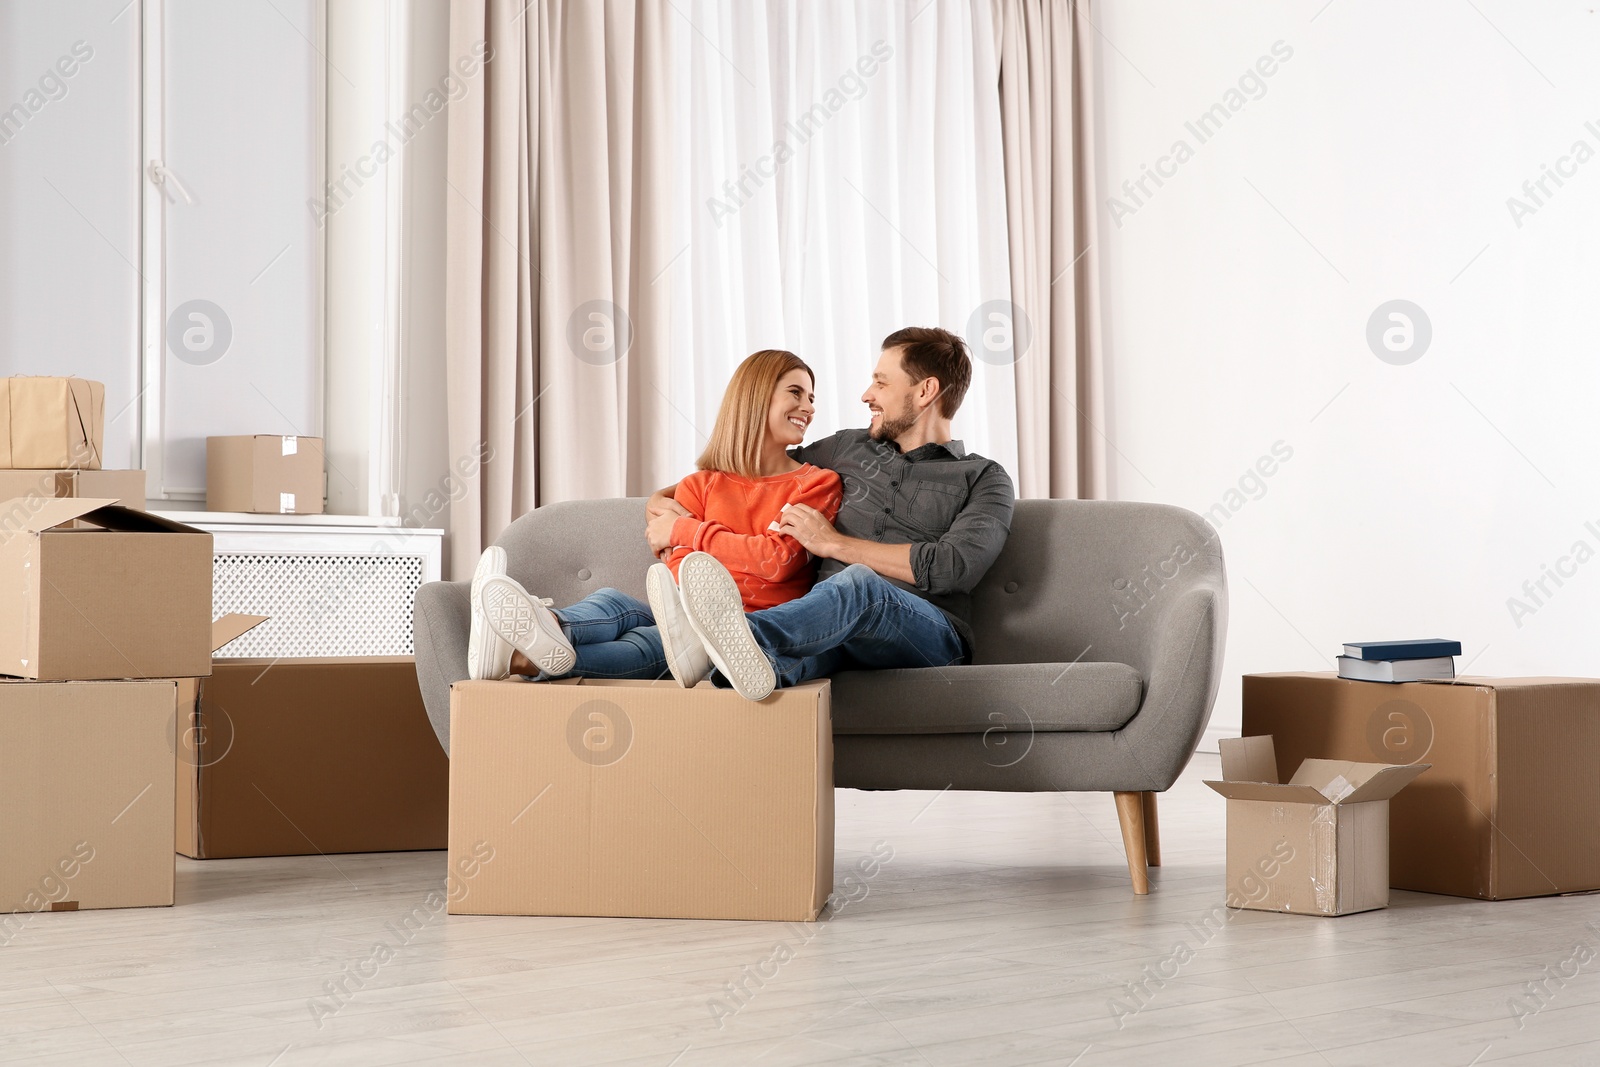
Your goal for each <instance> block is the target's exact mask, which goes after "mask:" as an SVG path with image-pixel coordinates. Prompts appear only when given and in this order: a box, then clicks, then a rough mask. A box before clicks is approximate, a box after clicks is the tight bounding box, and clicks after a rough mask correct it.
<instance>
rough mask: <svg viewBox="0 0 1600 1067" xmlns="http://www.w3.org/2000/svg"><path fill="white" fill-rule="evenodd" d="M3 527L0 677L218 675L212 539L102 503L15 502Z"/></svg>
mask: <svg viewBox="0 0 1600 1067" xmlns="http://www.w3.org/2000/svg"><path fill="white" fill-rule="evenodd" d="M74 519H81V520H82V524H83V525H84V528H76V526H77V525H78V524H74V523H72V520H74ZM0 527H3V534H0V674H11V675H17V676H19V677H23V678H38V679H45V680H62V679H70V680H91V679H102V678H183V677H194V676H198V675H204V674H207V673H209V672H210V670H211V653H210V648H211V645H210V640H211V535H210V534H208V533H205V532H203V531H201V530H196V529H194V528H193V527H191V526H185V525H183V524H182V523H178V522H173V521H171V520H170V519H163V518H158V517H157V516H155V515H150V514H147V513H145V512H143V511H137V510H135V509H133V508H124V507H117V506H115V505H113V504H111V502H110V501H109V500H105V499H95V498H75V499H64V500H46V499H42V498H38V497H21V498H16V499H12V500H8V501H6V502H5V503H3V504H0Z"/></svg>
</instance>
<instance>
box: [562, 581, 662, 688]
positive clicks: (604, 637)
mask: <svg viewBox="0 0 1600 1067" xmlns="http://www.w3.org/2000/svg"><path fill="white" fill-rule="evenodd" d="M555 615H556V618H558V619H560V620H561V630H562V632H563V633H565V634H566V635H567V640H569V641H571V642H572V648H573V651H575V652H577V654H578V658H577V662H576V663H575V664H574V665H573V668H572V670H570V671H568V672H567V674H566V675H563V676H562V677H570V676H573V675H576V676H578V677H581V678H651V679H654V678H665V677H666V676H667V656H666V653H665V652H663V651H662V648H661V632H660V630H659V629H657V627H656V619H655V616H654V615H652V614H651V613H650V605H649V604H646V603H644V602H642V601H640V600H636V599H634V598H633V597H631V596H629V595H628V594H627V593H622V592H618V591H617V590H615V589H598V590H596V591H595V592H593V593H590V594H589V595H588V596H586V597H584V598H583V599H582V600H580V601H578V602H577V603H576V604H573V605H572V606H571V607H565V608H557V609H556V613H555ZM539 677H541V678H547V677H551V676H550V675H546V674H543V673H541V674H540V675H539Z"/></svg>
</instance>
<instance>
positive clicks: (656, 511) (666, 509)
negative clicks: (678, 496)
mask: <svg viewBox="0 0 1600 1067" xmlns="http://www.w3.org/2000/svg"><path fill="white" fill-rule="evenodd" d="M662 515H671V516H672V517H673V518H682V517H683V516H686V515H689V509H688V508H686V507H684V506H683V505H682V504H680V503H678V502H677V501H676V500H674V499H672V498H671V497H670V496H668V495H667V494H666V493H665V492H656V493H652V494H651V495H650V499H649V500H647V501H645V504H644V519H645V522H646V523H648V522H651V521H652V520H654V519H658V518H660V517H661V516H662ZM691 517H692V516H691Z"/></svg>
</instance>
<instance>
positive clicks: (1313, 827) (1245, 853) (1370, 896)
mask: <svg viewBox="0 0 1600 1067" xmlns="http://www.w3.org/2000/svg"><path fill="white" fill-rule="evenodd" d="M1219 744H1220V748H1221V751H1222V777H1223V779H1224V780H1223V781H1220V782H1207V783H1206V785H1209V786H1210V787H1211V788H1212V789H1215V790H1216V791H1217V792H1219V793H1221V794H1222V795H1223V796H1225V797H1227V798H1228V895H1227V903H1228V906H1229V907H1232V908H1250V909H1253V910H1256V911H1290V912H1295V913H1297V914H1300V915H1348V914H1350V913H1351V912H1357V911H1372V910H1373V909H1375V908H1386V907H1388V906H1389V798H1390V797H1392V796H1394V795H1395V794H1396V793H1398V792H1400V790H1402V789H1404V788H1405V786H1406V784H1407V783H1408V782H1410V781H1411V780H1412V779H1413V778H1415V777H1416V776H1417V775H1419V774H1421V773H1422V772H1423V771H1425V770H1427V769H1428V765H1427V764H1426V763H1413V764H1410V765H1407V766H1394V765H1393V764H1388V763H1356V762H1352V761H1349V760H1325V759H1308V760H1305V761H1304V762H1302V763H1301V764H1300V766H1299V769H1297V770H1296V771H1295V773H1294V777H1293V778H1291V779H1290V780H1289V782H1288V784H1286V785H1285V784H1279V783H1280V782H1281V779H1280V778H1279V777H1278V762H1277V758H1276V757H1275V756H1274V753H1273V743H1272V738H1271V737H1270V736H1260V737H1240V738H1228V739H1225V740H1223V741H1221V742H1220V743H1219Z"/></svg>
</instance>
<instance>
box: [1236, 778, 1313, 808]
mask: <svg viewBox="0 0 1600 1067" xmlns="http://www.w3.org/2000/svg"><path fill="white" fill-rule="evenodd" d="M1206 785H1209V786H1210V787H1211V788H1212V789H1215V790H1216V791H1217V792H1219V793H1221V794H1222V795H1223V796H1225V797H1227V798H1228V799H1229V800H1265V801H1268V802H1270V803H1273V804H1326V803H1327V802H1328V798H1327V797H1325V796H1323V795H1322V793H1321V792H1319V791H1318V790H1315V789H1313V788H1311V787H1310V786H1309V785H1277V784H1274V783H1272V782H1212V781H1208V782H1206Z"/></svg>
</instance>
